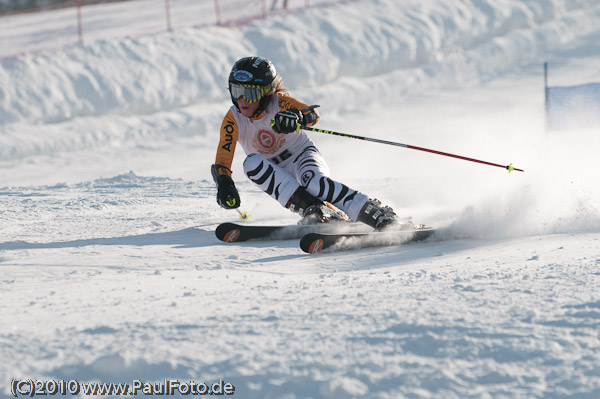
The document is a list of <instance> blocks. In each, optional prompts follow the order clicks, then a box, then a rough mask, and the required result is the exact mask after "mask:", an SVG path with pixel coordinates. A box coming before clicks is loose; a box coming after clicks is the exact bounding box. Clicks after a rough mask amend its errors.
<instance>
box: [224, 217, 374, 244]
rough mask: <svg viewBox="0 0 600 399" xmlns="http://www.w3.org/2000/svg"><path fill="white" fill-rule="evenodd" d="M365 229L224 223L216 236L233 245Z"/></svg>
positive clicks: (336, 224) (352, 225)
mask: <svg viewBox="0 0 600 399" xmlns="http://www.w3.org/2000/svg"><path fill="white" fill-rule="evenodd" d="M361 227H362V228H364V227H363V226H362V225H361V224H359V223H356V224H355V223H351V222H345V221H343V222H341V221H340V222H329V223H325V224H290V225H275V226H257V225H247V224H238V223H222V224H220V225H219V226H217V229H216V230H215V235H216V236H217V238H218V239H219V240H221V241H224V242H228V243H233V242H243V241H248V240H292V239H297V238H301V237H303V236H305V235H306V234H309V233H316V232H321V233H323V232H325V233H326V232H329V233H333V232H347V231H357V230H358V229H360V228H361Z"/></svg>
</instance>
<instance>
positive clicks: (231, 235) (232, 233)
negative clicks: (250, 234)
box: [223, 229, 240, 242]
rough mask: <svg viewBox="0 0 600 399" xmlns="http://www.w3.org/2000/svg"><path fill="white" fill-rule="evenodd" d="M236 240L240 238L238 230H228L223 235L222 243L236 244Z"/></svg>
mask: <svg viewBox="0 0 600 399" xmlns="http://www.w3.org/2000/svg"><path fill="white" fill-rule="evenodd" d="M238 238H240V230H239V229H233V230H229V231H228V232H227V233H225V235H224V236H223V241H225V242H236V241H237V240H238Z"/></svg>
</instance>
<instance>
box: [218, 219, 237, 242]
mask: <svg viewBox="0 0 600 399" xmlns="http://www.w3.org/2000/svg"><path fill="white" fill-rule="evenodd" d="M241 234H242V232H241V230H240V226H238V225H236V224H235V223H222V224H220V225H219V226H218V227H217V229H216V230H215V235H216V236H217V238H218V239H219V240H221V241H224V242H236V241H238V240H239V239H240V236H241Z"/></svg>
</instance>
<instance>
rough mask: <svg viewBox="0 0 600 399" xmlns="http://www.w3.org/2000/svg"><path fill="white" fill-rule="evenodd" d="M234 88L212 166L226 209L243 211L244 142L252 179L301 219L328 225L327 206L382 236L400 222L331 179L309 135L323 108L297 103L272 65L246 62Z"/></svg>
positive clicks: (239, 66) (236, 71)
mask: <svg viewBox="0 0 600 399" xmlns="http://www.w3.org/2000/svg"><path fill="white" fill-rule="evenodd" d="M228 89H229V93H230V94H231V101H232V102H233V106H232V107H231V108H230V109H229V111H228V112H227V114H226V115H225V118H224V119H223V123H222V125H221V138H220V141H219V147H218V149H217V156H216V160H215V164H214V165H212V167H211V173H212V176H213V179H214V181H215V183H216V185H217V203H218V204H219V205H220V206H222V207H223V208H225V209H235V208H238V207H239V206H240V196H239V193H238V190H237V189H236V187H235V184H234V182H233V180H232V178H231V164H232V162H233V155H234V152H235V147H236V144H237V143H238V142H239V143H240V144H241V146H242V148H243V149H244V151H245V152H246V154H247V157H246V159H245V161H244V173H245V174H246V176H247V177H248V178H249V179H250V180H251V181H252V182H254V183H255V184H256V185H258V187H259V188H260V189H262V190H263V191H265V192H266V193H267V194H269V195H270V196H271V197H273V198H274V199H276V200H277V201H278V202H279V203H280V204H281V205H282V206H284V207H286V208H288V209H290V210H291V211H293V212H297V213H299V214H300V216H301V217H302V218H303V219H302V223H307V224H308V223H324V222H327V221H328V220H329V219H330V218H331V213H329V212H328V209H327V208H326V206H325V205H324V202H323V201H326V202H328V203H330V204H332V205H334V206H335V207H337V208H339V209H341V210H342V211H344V212H345V213H346V215H347V216H348V217H349V218H350V219H352V220H354V221H356V220H357V221H360V222H363V223H366V224H367V225H369V226H371V227H373V228H375V229H376V230H381V229H383V228H386V227H388V226H390V225H392V224H395V223H398V222H397V220H396V214H395V213H394V211H393V210H392V209H391V208H390V207H388V206H382V205H381V203H380V202H379V201H378V200H376V199H369V198H368V197H367V196H366V195H365V194H363V193H360V192H358V191H356V190H353V189H351V188H349V187H348V186H346V185H344V184H342V183H340V182H337V181H335V180H332V179H331V178H330V177H329V167H328V166H327V164H326V163H325V160H324V159H323V157H322V155H321V154H320V153H319V151H318V150H317V148H316V147H315V145H314V143H313V142H312V141H311V140H310V138H309V137H308V135H307V134H306V132H304V131H303V130H302V128H303V127H308V126H313V125H314V124H316V123H317V122H319V120H320V116H319V113H318V112H317V110H316V109H315V108H316V107H318V106H311V107H308V105H307V104H304V103H302V102H300V101H298V100H296V99H295V98H293V97H291V96H289V94H288V93H287V89H286V88H285V87H284V86H283V84H282V79H281V77H280V76H278V75H277V71H276V70H275V67H274V66H273V63H271V61H269V60H267V59H265V58H261V57H245V58H242V59H240V60H238V61H237V62H236V63H235V64H234V65H233V68H232V69H231V73H230V74H229V87H228Z"/></svg>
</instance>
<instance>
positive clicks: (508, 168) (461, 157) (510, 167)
mask: <svg viewBox="0 0 600 399" xmlns="http://www.w3.org/2000/svg"><path fill="white" fill-rule="evenodd" d="M302 129H303V130H310V131H311V132H317V133H325V134H331V135H333V136H340V137H347V138H351V139H357V140H365V141H372V142H374V143H380V144H388V145H395V146H397V147H404V148H410V149H411V150H419V151H425V152H430V153H432V154H437V155H444V156H446V157H452V158H457V159H462V160H464V161H471V162H477V163H481V164H484V165H490V166H497V167H499V168H503V169H506V170H508V173H510V172H512V171H513V170H516V171H518V172H525V171H524V170H523V169H519V168H515V167H514V166H512V163H511V164H510V165H499V164H496V163H491V162H487V161H481V160H479V159H474V158H468V157H463V156H461V155H455V154H450V153H447V152H441V151H436V150H430V149H428V148H423V147H417V146H414V145H410V144H402V143H396V142H393V141H387V140H381V139H375V138H371V137H363V136H356V135H354V134H348V133H340V132H333V131H331V130H323V129H317V128H314V127H304V128H302Z"/></svg>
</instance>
